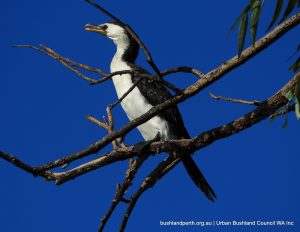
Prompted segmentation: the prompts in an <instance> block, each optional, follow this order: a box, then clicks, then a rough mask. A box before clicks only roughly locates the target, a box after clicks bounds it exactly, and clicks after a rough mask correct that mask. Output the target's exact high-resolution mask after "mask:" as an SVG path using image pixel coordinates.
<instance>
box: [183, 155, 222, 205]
mask: <svg viewBox="0 0 300 232" xmlns="http://www.w3.org/2000/svg"><path fill="white" fill-rule="evenodd" d="M181 161H182V163H183V165H184V167H185V169H186V171H187V172H188V174H189V175H190V177H191V178H192V180H193V181H194V183H195V185H196V186H197V187H198V188H199V189H201V191H202V192H203V193H204V194H205V196H206V197H207V198H208V199H209V200H211V201H215V199H216V198H217V196H216V194H215V193H214V190H213V189H212V188H211V187H210V186H209V184H208V182H207V181H206V179H205V177H204V176H203V174H202V172H201V171H200V169H199V168H198V166H197V164H196V163H195V161H194V160H193V159H192V157H191V156H187V155H184V156H182V157H181Z"/></svg>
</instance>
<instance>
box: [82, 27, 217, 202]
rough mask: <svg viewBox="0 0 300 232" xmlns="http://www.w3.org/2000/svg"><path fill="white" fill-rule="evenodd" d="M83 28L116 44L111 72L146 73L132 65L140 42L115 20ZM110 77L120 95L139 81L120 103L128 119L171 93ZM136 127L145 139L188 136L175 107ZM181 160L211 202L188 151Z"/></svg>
mask: <svg viewBox="0 0 300 232" xmlns="http://www.w3.org/2000/svg"><path fill="white" fill-rule="evenodd" d="M85 30H87V31H92V32H97V33H100V34H102V35H105V36H106V37H108V38H110V39H111V40H112V41H113V42H114V43H115V45H116V47H117V52H116V54H115V55H114V57H113V59H112V62H111V64H110V71H111V72H116V71H123V70H135V71H136V72H138V73H141V74H149V73H148V72H147V71H146V70H144V69H142V68H141V67H139V66H137V65H136V64H135V60H136V58H137V56H138V52H139V45H138V43H137V42H136V41H135V40H134V39H133V38H132V36H131V35H130V34H129V33H128V32H127V31H126V30H125V29H124V28H123V27H122V26H121V25H120V24H118V23H115V22H110V23H104V24H101V25H93V24H87V25H86V26H85ZM112 80H113V83H114V86H115V88H116V92H117V95H118V97H119V98H121V97H122V96H123V95H124V94H125V93H126V92H127V91H128V90H129V88H130V87H131V86H132V85H133V84H134V83H136V82H137V81H138V80H139V81H138V84H137V87H136V88H134V89H133V90H132V91H131V92H130V93H129V94H128V95H127V96H126V97H125V98H124V99H123V101H122V102H121V105H122V107H123V109H124V111H125V113H126V114H127V116H128V118H129V120H134V119H135V118H138V117H139V116H141V115H142V114H144V113H146V112H147V111H149V110H150V109H151V108H152V107H153V106H155V105H158V104H160V103H162V102H164V101H166V100H168V99H170V98H171V97H172V95H171V94H170V92H169V91H168V90H167V89H166V88H165V87H164V86H163V85H162V84H161V83H159V82H157V81H152V80H149V79H144V78H141V79H140V77H138V75H131V74H122V75H115V76H113V77H112ZM138 130H139V131H140V132H141V134H142V136H143V138H144V139H145V140H146V141H149V140H152V139H154V138H155V137H156V136H157V135H160V139H161V140H171V139H182V138H185V139H188V138H190V136H189V134H188V132H187V130H186V128H185V126H184V123H183V120H182V117H181V114H180V112H179V110H178V107H177V106H172V107H170V108H168V109H166V110H165V111H163V112H161V113H160V114H158V115H157V116H155V117H153V118H151V119H150V120H149V121H147V122H145V123H144V124H141V125H140V126H138ZM181 161H182V162H183V165H184V167H185V168H186V170H187V172H188V174H189V175H190V177H191V178H192V180H193V181H194V183H195V184H196V186H197V187H198V188H200V189H201V191H203V192H204V194H205V195H206V196H207V198H208V199H210V200H212V201H213V200H214V199H215V198H216V195H215V193H214V191H213V190H212V188H211V187H210V186H209V184H208V182H207V181H206V180H205V178H204V176H203V174H202V173H201V171H200V170H199V168H198V167H197V165H196V163H195V162H194V160H193V159H192V157H191V156H190V154H188V155H183V156H182V157H181Z"/></svg>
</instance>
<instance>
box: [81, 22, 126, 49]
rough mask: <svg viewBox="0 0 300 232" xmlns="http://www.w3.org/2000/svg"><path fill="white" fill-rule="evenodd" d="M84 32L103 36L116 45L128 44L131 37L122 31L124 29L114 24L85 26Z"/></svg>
mask: <svg viewBox="0 0 300 232" xmlns="http://www.w3.org/2000/svg"><path fill="white" fill-rule="evenodd" d="M85 30H86V31H91V32H96V33H99V34H101V35H104V36H106V37H108V38H109V39H111V40H113V41H114V42H115V43H116V44H119V43H121V42H128V41H129V40H130V39H131V36H130V35H129V34H128V32H127V31H126V30H125V29H124V27H123V26H121V25H120V24H118V23H115V22H110V23H104V24H100V25H94V24H86V25H85Z"/></svg>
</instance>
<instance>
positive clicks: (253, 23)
mask: <svg viewBox="0 0 300 232" xmlns="http://www.w3.org/2000/svg"><path fill="white" fill-rule="evenodd" d="M260 11H261V5H260V0H256V1H255V3H254V4H253V6H252V14H251V19H250V32H251V40H252V45H253V46H254V43H255V41H256V33H257V26H258V19H259V16H260Z"/></svg>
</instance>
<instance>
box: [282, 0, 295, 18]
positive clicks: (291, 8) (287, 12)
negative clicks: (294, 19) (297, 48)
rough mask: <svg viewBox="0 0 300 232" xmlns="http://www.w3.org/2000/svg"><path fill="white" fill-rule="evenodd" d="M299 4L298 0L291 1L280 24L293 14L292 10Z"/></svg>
mask: <svg viewBox="0 0 300 232" xmlns="http://www.w3.org/2000/svg"><path fill="white" fill-rule="evenodd" d="M296 4H297V0H290V1H289V3H288V5H287V7H286V9H285V12H284V14H283V17H282V19H281V20H280V23H282V22H283V21H284V20H285V19H286V18H287V17H288V16H289V14H290V13H291V12H292V10H293V9H294V8H295V6H296Z"/></svg>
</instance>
